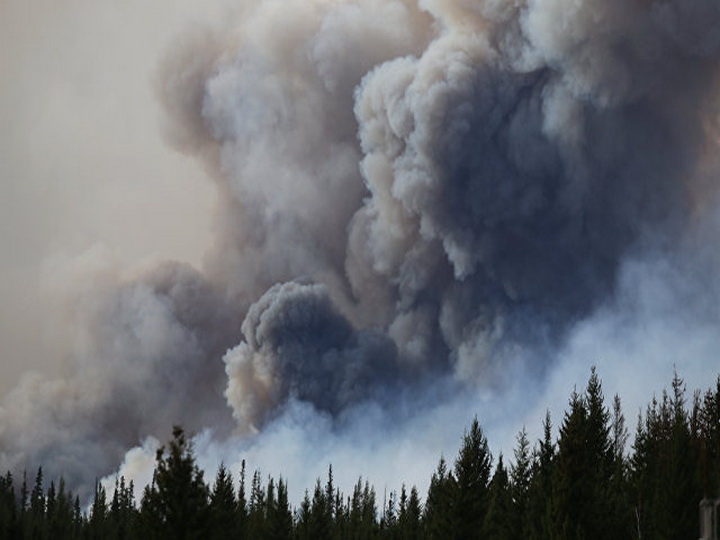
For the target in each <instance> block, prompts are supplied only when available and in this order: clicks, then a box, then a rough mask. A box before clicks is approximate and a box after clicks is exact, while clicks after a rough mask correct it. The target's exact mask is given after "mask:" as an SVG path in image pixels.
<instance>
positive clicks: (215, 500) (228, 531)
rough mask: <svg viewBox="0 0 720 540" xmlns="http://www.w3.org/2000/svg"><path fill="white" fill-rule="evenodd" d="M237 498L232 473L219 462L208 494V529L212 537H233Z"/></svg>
mask: <svg viewBox="0 0 720 540" xmlns="http://www.w3.org/2000/svg"><path fill="white" fill-rule="evenodd" d="M236 511H237V500H236V499H235V488H234V487H233V478H232V474H231V473H230V472H229V471H228V470H227V469H226V468H225V464H224V463H220V466H219V467H218V471H217V474H216V475H215V484H214V486H213V489H212V493H211V494H210V530H211V537H212V538H228V537H232V538H234V537H235V536H236V535H237V531H236V530H235V529H236V527H235V517H236Z"/></svg>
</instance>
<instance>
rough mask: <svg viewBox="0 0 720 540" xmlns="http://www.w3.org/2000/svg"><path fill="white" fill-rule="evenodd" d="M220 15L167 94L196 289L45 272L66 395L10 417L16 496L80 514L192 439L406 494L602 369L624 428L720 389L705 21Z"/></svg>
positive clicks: (170, 76) (4, 461)
mask: <svg viewBox="0 0 720 540" xmlns="http://www.w3.org/2000/svg"><path fill="white" fill-rule="evenodd" d="M4 9H8V10H10V9H11V8H10V7H7V8H4ZM71 9H75V10H78V12H81V13H85V12H87V13H91V12H92V10H90V8H88V7H86V6H85V5H84V4H83V2H78V3H77V5H74V7H73V8H71ZM136 9H137V10H138V13H139V12H141V11H142V9H143V8H141V7H139V6H138V7H137V8H136ZM219 11H221V13H222V17H217V18H216V19H213V18H212V17H210V19H211V20H216V21H219V20H220V19H222V22H208V23H199V22H198V23H195V24H193V25H188V24H186V25H185V28H186V29H185V30H184V31H181V30H178V32H179V34H178V35H177V36H176V37H175V38H173V39H171V40H169V42H168V43H169V44H168V45H166V47H167V48H166V52H165V53H164V55H159V58H158V60H157V67H156V68H155V71H154V73H155V76H154V83H153V84H154V88H155V94H156V97H157V99H158V100H159V103H160V104H161V105H162V108H163V110H164V113H163V117H162V121H161V130H162V133H163V134H164V135H165V137H166V139H167V140H168V142H169V143H170V144H171V145H172V146H173V147H174V148H175V149H177V150H178V151H180V152H182V153H183V154H185V155H187V156H191V157H193V158H195V159H196V160H197V162H198V163H200V164H201V166H202V170H203V171H204V175H205V176H206V177H207V178H208V179H209V181H210V182H209V185H210V186H211V187H212V189H213V190H214V191H215V193H216V202H215V210H214V211H213V213H212V222H213V227H212V230H213V235H212V240H211V241H210V242H209V243H210V245H208V246H207V248H206V250H205V255H204V259H203V263H202V265H200V269H196V268H194V267H193V265H191V264H188V263H182V262H163V263H160V264H157V265H150V266H149V267H148V265H145V268H144V269H143V270H142V271H133V272H130V271H129V270H127V271H122V270H121V269H118V268H117V267H115V266H113V265H111V264H108V263H106V262H104V260H102V257H98V256H97V253H96V252H95V251H90V252H88V253H86V254H85V255H83V256H81V257H78V258H77V259H75V260H72V261H70V262H68V263H66V264H65V265H64V266H63V268H66V267H69V268H71V270H72V271H64V270H63V271H54V272H52V275H53V280H54V281H53V283H54V286H55V289H56V290H58V289H59V290H63V291H66V296H67V297H68V298H69V299H68V300H67V302H68V305H71V306H72V314H71V315H72V317H69V314H68V313H67V312H64V313H63V316H64V319H65V323H66V324H65V325H64V326H62V328H61V332H60V335H59V336H56V338H57V339H58V340H59V341H60V342H62V343H63V347H64V349H63V350H65V351H67V354H66V356H67V362H68V365H67V366H65V368H64V369H63V370H62V373H61V374H60V375H56V374H34V375H26V376H24V377H23V378H22V379H21V381H20V382H19V384H17V385H16V386H15V387H14V388H13V389H12V390H11V391H9V392H8V393H7V394H6V396H5V398H4V399H3V401H2V405H1V408H0V468H2V469H3V470H5V469H22V468H30V469H32V468H33V467H34V466H36V465H39V464H42V465H43V467H45V468H46V470H47V471H48V473H49V474H51V475H60V474H63V475H65V478H66V480H67V481H68V483H69V484H71V485H72V486H73V487H75V488H79V489H86V490H87V489H89V488H91V486H92V483H93V482H94V479H95V478H97V477H98V476H102V475H106V474H109V473H111V472H113V471H116V470H118V467H120V470H121V471H123V472H125V473H128V474H130V471H132V470H133V467H134V465H133V464H134V463H135V462H136V461H137V460H139V459H140V458H142V457H143V456H145V455H146V454H147V453H152V446H153V441H154V440H156V439H162V438H164V437H165V436H166V435H167V433H168V432H169V429H170V426H171V425H172V424H173V423H181V424H183V425H184V426H185V427H186V428H187V429H188V430H190V431H192V432H195V433H200V436H199V437H198V439H197V445H198V448H199V450H200V454H201V456H204V457H202V459H205V460H206V461H207V465H208V467H210V466H212V464H213V463H216V462H218V461H219V460H220V459H225V462H226V463H233V461H232V460H233V459H234V460H236V461H237V460H239V458H238V454H239V453H240V452H244V453H245V454H247V455H249V456H251V457H254V459H255V462H256V464H257V465H258V466H261V467H265V469H266V470H267V469H269V470H273V468H274V467H277V466H279V465H278V464H282V466H283V467H285V468H288V467H289V468H290V471H289V472H287V473H286V474H289V475H290V480H291V486H292V480H293V479H294V478H300V479H301V480H302V481H303V483H302V484H300V483H299V482H298V484H299V485H298V486H297V487H302V486H307V485H311V484H312V481H313V480H314V478H315V476H319V475H322V471H323V470H324V467H325V466H326V463H327V461H332V462H333V465H334V468H335V470H336V471H342V468H343V467H345V465H344V464H347V465H346V467H347V468H350V467H354V464H357V463H358V462H359V463H367V464H368V470H367V471H358V470H356V467H354V468H353V469H352V470H347V471H345V473H346V474H347V475H348V480H349V483H352V482H354V480H355V479H356V478H357V475H358V474H376V475H378V476H379V477H381V478H383V479H386V480H387V481H388V483H389V484H390V485H391V486H392V485H393V484H392V483H391V482H395V481H396V480H397V484H398V485H399V483H400V482H402V481H405V482H407V483H413V482H417V481H418V479H419V478H421V477H426V476H429V474H428V473H429V471H430V470H431V469H432V467H433V465H434V463H435V461H436V460H437V458H438V456H439V454H440V452H441V451H443V450H447V449H449V448H453V447H454V445H455V444H456V441H457V438H458V433H460V432H461V431H462V428H463V427H464V426H465V425H467V422H468V419H469V418H470V417H471V416H472V415H473V414H475V412H477V414H478V416H479V418H480V419H481V421H482V422H483V423H485V424H487V425H488V427H489V428H490V431H491V433H492V432H496V433H498V438H499V439H500V440H502V441H504V443H506V444H507V446H506V447H505V451H506V452H509V450H510V445H511V444H512V435H513V434H514V433H515V432H516V431H517V430H518V429H519V428H520V426H521V425H522V423H523V422H524V421H530V422H528V424H529V425H533V424H534V425H537V426H539V421H536V419H537V418H539V416H540V414H541V411H542V412H544V410H545V408H546V407H548V406H550V407H551V408H553V407H554V406H557V408H555V410H556V411H559V410H561V409H562V406H563V404H562V403H557V399H558V398H557V397H556V396H558V395H559V396H565V395H566V392H567V389H568V388H571V387H572V385H573V384H577V383H581V382H582V381H583V380H584V379H585V377H586V375H587V372H588V366H589V364H592V363H596V364H598V366H599V370H600V373H601V375H602V376H603V377H604V378H605V379H606V381H607V382H608V383H609V384H608V385H607V386H608V388H609V390H610V391H611V392H613V393H614V392H615V391H617V392H618V393H620V394H621V395H623V397H625V396H630V401H631V405H632V406H636V407H637V406H639V405H640V403H635V402H632V399H633V398H632V396H633V395H637V396H638V399H645V398H646V395H647V394H648V392H647V391H644V390H645V389H646V388H649V389H650V391H652V390H657V389H658V388H659V387H660V386H661V385H662V383H663V382H664V381H665V380H667V379H668V376H667V375H668V373H669V371H670V369H671V368H670V366H672V365H673V364H675V365H676V366H677V367H678V369H679V370H680V372H681V373H682V374H683V375H684V376H685V377H686V379H687V380H688V382H689V383H690V384H694V383H697V386H705V383H706V382H707V378H712V377H714V375H715V373H714V370H715V369H716V366H717V359H716V357H715V356H714V355H716V352H717V351H718V350H720V337H718V336H720V334H718V333H717V331H716V330H717V325H718V323H719V322H720V316H719V315H720V314H719V313H718V306H720V302H718V300H720V279H718V273H717V268H718V262H720V261H718V255H717V253H718V250H717V249H716V248H717V242H718V232H720V231H719V229H718V228H719V225H720V224H719V223H718V216H719V214H718V209H719V207H718V200H717V193H716V191H717V188H716V186H717V182H716V180H715V177H716V174H717V172H718V167H717V165H718V164H717V156H718V155H720V153H719V152H718V150H719V149H718V138H717V136H716V134H717V121H718V110H717V107H718V96H719V95H720V94H718V77H717V75H718V66H719V64H718V62H719V61H720V34H718V32H717V28H718V27H720V7H719V6H718V5H716V3H715V2H713V1H711V0H683V1H680V0H676V1H670V0H664V1H659V0H658V1H640V0H634V1H627V0H622V1H621V0H610V1H608V0H602V1H601V0H583V1H581V2H568V1H564V0H527V1H525V2H522V1H517V2H515V1H502V0H494V1H490V0H487V1H476V2H460V1H450V0H445V1H431V0H429V1H424V2H412V1H392V0H391V1H386V0H383V1H380V0H365V1H336V2H327V1H319V0H318V1H314V0H290V1H287V0H284V1H278V0H269V1H268V0H265V1H250V0H243V1H240V2H235V3H233V4H232V5H228V6H223V8H222V9H220V10H219ZM80 19H81V17H80ZM58 24H60V23H58ZM109 24H110V25H111V26H113V23H109ZM76 26H79V25H77V23H76ZM76 26H71V27H70V28H72V29H75V30H77V31H81V30H80V29H79V28H77V27H76ZM7 39H9V38H7ZM136 46H137V45H136ZM153 50H156V49H153ZM6 54H7V53H6ZM18 54H20V53H18ZM25 54H27V55H29V54H30V53H27V52H26V53H25ZM10 60H12V61H13V62H17V61H18V60H17V59H15V58H14V57H12V55H11V54H7V59H6V61H7V62H8V64H10ZM20 61H21V60H20ZM13 65H14V64H13ZM8 69H9V68H8ZM98 69H100V68H98ZM7 95H10V93H8V94H7ZM4 96H5V94H3V97H4ZM8 99H9V98H8ZM78 99H80V98H78ZM3 106H4V107H5V106H6V104H3ZM143 106H145V105H143ZM6 108H7V107H6ZM28 118H29V117H28ZM28 118H26V117H22V118H21V120H20V121H19V122H20V123H22V125H25V122H29V120H28ZM58 122H62V125H63V126H64V125H65V124H67V125H68V127H69V128H71V127H72V125H73V120H72V118H63V117H60V118H59V119H58ZM3 141H5V138H3ZM8 144H9V143H8ZM14 144H20V143H14ZM10 172H12V171H10ZM8 174H9V173H8ZM99 181H100V180H99ZM139 189H141V188H139ZM179 197H180V199H183V196H182V194H180V195H179ZM190 207H192V205H190ZM205 209H206V208H202V209H199V210H205ZM124 219H126V220H128V231H129V233H134V232H136V231H137V230H138V227H139V226H140V225H138V223H135V222H134V221H133V220H134V217H133V215H132V213H129V214H128V215H127V216H125V218H124ZM157 219H159V220H161V219H162V217H158V218H157ZM98 258H99V259H101V261H100V262H97V259H98ZM4 264H6V263H5V262H4ZM195 266H198V265H195ZM88 267H89V268H90V270H88ZM98 268H100V270H98ZM73 269H74V270H73ZM77 269H79V272H80V273H81V274H82V275H84V276H88V275H89V276H91V277H89V278H88V277H85V278H84V279H83V280H82V282H81V283H78V281H77V277H76V276H77V274H78V271H77ZM67 291H70V293H67ZM10 309H11V306H9V305H6V306H5V307H3V311H5V312H9V310H10ZM38 324H41V322H38ZM647 370H651V371H652V373H653V375H652V376H650V377H648V376H646V375H643V379H642V381H641V382H638V376H639V375H640V374H644V373H645V371H647ZM638 386H641V387H642V388H638ZM624 389H629V391H623V390H624ZM626 399H627V398H626ZM629 410H632V409H629ZM635 410H636V409H635ZM491 440H492V437H491ZM143 441H144V443H143ZM359 441H361V442H359ZM141 444H145V446H144V447H140V446H138V445H141ZM135 447H137V448H135ZM417 447H421V448H422V450H417ZM143 448H144V449H143ZM278 448H284V449H285V450H278ZM283 452H286V454H283ZM411 454H412V457H410V456H411ZM225 456H230V457H229V458H226V457H225ZM408 460H412V461H413V462H414V463H415V465H414V467H415V470H411V471H410V472H409V473H407V474H409V475H410V477H409V478H405V477H398V476H394V475H398V474H400V472H399V471H393V469H394V468H397V467H393V464H398V463H402V462H407V461H408ZM314 461H317V462H319V464H318V468H314V467H302V466H301V465H300V464H307V463H310V462H314ZM252 465H253V466H254V465H255V463H253V464H252ZM151 466H152V463H150V467H151ZM146 469H147V467H146ZM301 469H304V470H303V471H302V472H301V471H300V470H301ZM293 471H295V473H296V474H297V475H298V476H296V477H293ZM136 474H139V473H136ZM302 474H306V475H310V481H309V482H308V481H305V480H304V478H303V477H302V476H301V475H302Z"/></svg>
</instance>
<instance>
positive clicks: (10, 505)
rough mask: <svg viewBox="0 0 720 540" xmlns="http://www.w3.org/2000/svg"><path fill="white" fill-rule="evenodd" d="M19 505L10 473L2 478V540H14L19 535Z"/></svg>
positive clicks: (0, 524) (0, 482)
mask: <svg viewBox="0 0 720 540" xmlns="http://www.w3.org/2000/svg"><path fill="white" fill-rule="evenodd" d="M17 525H18V523H17V504H16V502H15V488H14V486H13V477H12V474H11V473H10V471H8V473H7V474H6V475H5V476H4V477H3V476H0V538H13V537H15V536H16V535H18V533H19V531H17V530H16V527H17Z"/></svg>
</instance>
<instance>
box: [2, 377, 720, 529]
mask: <svg viewBox="0 0 720 540" xmlns="http://www.w3.org/2000/svg"><path fill="white" fill-rule="evenodd" d="M554 431H555V430H553V427H552V423H551V417H550V413H549V412H548V413H547V415H546V417H545V420H544V422H543V436H542V438H541V439H540V440H538V441H536V442H534V443H531V441H529V440H528V436H527V432H526V430H525V428H524V427H523V428H522V429H521V430H520V432H519V433H518V435H517V440H516V446H515V448H514V450H513V456H512V458H511V459H508V458H506V456H503V455H498V456H497V458H495V457H493V456H492V455H491V452H490V450H489V445H488V440H487V438H486V436H485V435H484V432H483V429H482V427H481V425H480V422H479V421H478V420H477V417H476V418H475V420H474V421H473V422H472V423H471V425H470V426H469V427H468V428H467V430H466V431H465V433H464V434H463V435H462V438H461V441H460V448H459V451H458V454H457V456H456V457H455V459H454V460H452V461H447V460H446V459H445V458H444V457H439V462H438V465H437V468H436V470H435V471H434V472H433V474H432V477H431V480H430V484H429V488H428V491H427V493H426V494H424V496H421V494H419V493H418V490H417V489H416V488H415V487H414V486H413V487H408V486H405V485H403V486H400V487H399V491H392V492H390V493H383V494H379V493H378V492H377V491H376V490H375V488H374V487H373V486H372V485H370V483H369V482H368V481H364V480H363V479H362V477H360V478H359V479H358V481H357V484H356V485H355V486H354V488H353V490H352V493H349V494H344V493H342V492H341V491H340V490H339V489H338V488H337V487H336V486H335V484H334V481H333V469H332V466H331V465H329V467H328V473H327V477H326V478H325V479H323V480H321V479H318V480H317V482H316V483H315V485H314V486H312V487H308V489H307V490H306V491H305V497H304V499H303V500H302V502H301V503H300V504H299V506H297V507H295V506H293V505H292V504H291V502H290V501H289V499H288V486H287V482H286V480H284V479H283V478H282V477H280V478H277V479H276V478H273V477H270V476H268V477H265V476H263V474H262V473H261V472H260V471H255V472H254V473H253V474H252V475H249V474H248V475H246V470H245V462H244V461H243V466H242V469H241V470H240V471H237V473H236V477H235V476H233V474H232V473H231V472H230V471H229V470H228V469H227V468H226V467H225V466H224V465H221V466H220V467H219V469H218V470H217V473H216V475H215V478H214V479H213V480H212V481H209V482H208V481H207V480H206V479H205V478H204V475H203V471H201V470H200V469H199V467H198V465H197V463H196V458H195V454H194V449H193V446H192V442H191V440H190V439H189V438H188V436H187V435H186V433H185V432H184V431H183V429H182V428H180V427H175V428H174V430H173V438H172V440H170V441H169V442H168V443H167V444H166V445H165V446H164V447H162V448H160V449H159V450H158V452H157V457H156V464H155V471H154V476H153V481H152V483H151V485H149V486H147V487H145V489H144V490H143V493H142V497H141V499H140V500H139V501H136V500H135V497H134V486H133V484H132V482H127V481H126V480H125V478H123V477H121V478H119V479H118V480H117V482H116V485H115V489H114V490H113V492H112V493H111V494H110V493H107V492H106V490H105V489H104V488H103V487H102V486H101V485H100V484H99V483H98V484H97V485H96V488H95V493H94V498H93V500H92V501H90V504H89V506H88V509H87V510H85V509H84V508H83V507H82V506H81V501H80V499H79V498H78V497H77V496H75V495H73V493H72V492H70V491H69V490H68V489H67V488H66V485H65V481H64V480H63V479H62V478H60V479H51V480H50V482H49V484H47V482H46V481H47V479H45V478H44V477H43V471H42V467H41V468H39V469H38V470H37V474H36V475H35V478H34V482H33V479H32V478H30V479H28V478H27V474H24V475H23V476H22V478H20V479H17V478H15V477H13V474H12V473H11V472H7V473H6V474H5V475H4V476H2V477H0V538H3V539H4V538H7V539H14V538H18V539H53V540H55V539H66V538H67V539H80V538H83V539H84V538H88V539H96V538H97V539H100V538H102V539H117V540H120V539H125V538H148V539H191V538H203V539H204V538H269V539H296V538H297V539H324V538H327V539H346V538H347V539H364V538H388V539H413V538H443V539H446V538H452V539H471V538H493V539H511V538H512V539H517V538H557V539H571V538H572V539H594V538H598V539H601V538H608V539H618V538H660V539H663V538H667V539H676V538H677V539H688V538H698V535H699V519H698V505H699V503H700V501H701V500H702V499H703V498H706V497H710V498H717V497H720V376H718V378H717V380H716V381H715V386H714V387H712V388H710V389H708V390H706V391H705V392H704V393H703V392H701V391H695V392H694V393H693V394H692V396H689V395H688V394H687V391H686V388H685V384H684V382H683V380H682V379H681V378H680V377H679V376H678V375H677V374H676V375H675V376H674V378H673V380H672V382H671V386H670V389H669V390H665V391H663V393H662V394H661V395H660V396H659V397H658V396H653V397H652V399H651V401H650V403H649V404H648V405H647V407H646V408H645V410H644V411H643V412H641V413H640V414H639V416H638V419H637V426H636V427H635V432H634V439H633V440H632V442H631V441H629V439H630V435H629V429H628V427H627V425H626V420H625V417H624V415H623V412H622V408H621V402H620V398H619V397H618V396H615V397H614V399H613V400H612V401H611V405H609V406H608V405H607V404H606V400H605V397H604V395H603V390H602V383H601V380H600V378H599V375H598V373H597V371H596V370H595V368H593V369H592V370H591V374H590V377H589V380H588V383H587V386H586V388H585V389H584V390H583V391H582V392H578V391H574V392H573V393H572V395H571V396H570V399H569V403H568V408H567V409H566V411H565V412H564V415H563V417H562V419H561V422H560V424H559V428H558V430H557V436H556V437H553V433H554Z"/></svg>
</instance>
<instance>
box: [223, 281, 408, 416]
mask: <svg viewBox="0 0 720 540" xmlns="http://www.w3.org/2000/svg"><path fill="white" fill-rule="evenodd" d="M242 332H243V335H244V336H245V342H244V343H241V344H240V345H239V346H238V347H236V348H234V349H232V350H230V351H228V353H227V355H225V358H224V360H225V363H226V364H227V374H228V378H229V381H230V383H229V387H228V391H227V397H228V401H229V402H230V404H231V405H232V406H233V408H234V409H235V413H236V416H237V417H238V419H239V420H240V421H241V422H247V421H248V420H249V421H251V422H253V424H255V425H261V424H262V423H263V421H264V420H266V418H264V417H266V416H267V414H268V411H272V410H274V409H276V408H277V407H279V406H280V405H282V404H283V403H285V402H286V401H287V400H288V398H290V397H293V398H296V399H299V400H302V401H309V402H310V403H312V404H313V405H315V406H316V407H318V408H319V409H320V410H324V411H328V412H330V413H332V414H337V413H339V412H340V411H342V410H343V409H344V408H345V407H347V406H348V405H350V404H352V403H357V402H359V401H361V400H362V399H367V398H369V397H371V395H372V391H373V389H374V388H376V387H377V386H378V384H382V383H383V382H385V381H392V380H393V379H394V378H395V375H396V365H395V355H396V349H395V345H394V343H393V342H392V341H391V340H390V339H389V338H388V337H386V336H385V335H384V334H381V333H379V332H373V331H368V330H364V331H360V332H357V331H355V330H354V329H353V328H352V326H351V325H350V323H349V322H348V321H347V319H345V318H344V317H343V316H342V315H340V314H339V313H338V312H337V310H336V309H335V308H334V307H333V305H332V303H331V301H330V298H329V297H328V295H327V292H326V290H325V288H324V287H323V286H322V285H302V284H298V283H292V282H291V283H285V284H283V285H276V286H274V287H272V288H271V289H270V290H268V292H266V293H265V294H264V295H263V296H262V298H260V300H258V301H257V302H256V303H255V304H253V305H252V306H251V307H250V310H249V311H248V314H247V317H246V318H245V322H244V323H243V326H242Z"/></svg>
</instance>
